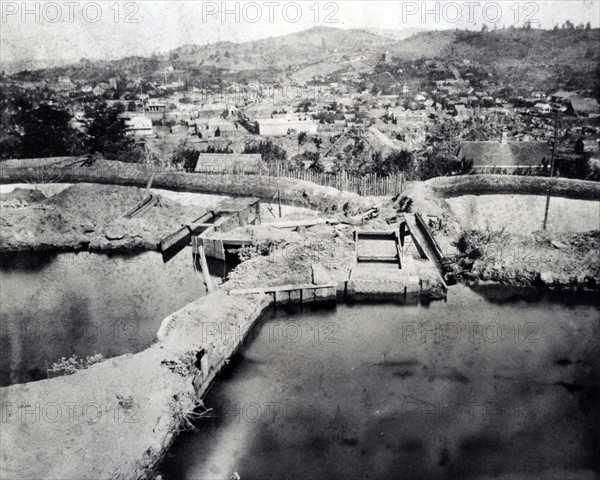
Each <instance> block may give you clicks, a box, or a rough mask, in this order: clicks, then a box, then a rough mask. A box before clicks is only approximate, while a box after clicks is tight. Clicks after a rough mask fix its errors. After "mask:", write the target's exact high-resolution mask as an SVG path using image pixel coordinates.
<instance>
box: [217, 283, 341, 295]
mask: <svg viewBox="0 0 600 480" xmlns="http://www.w3.org/2000/svg"><path fill="white" fill-rule="evenodd" d="M326 288H337V284H335V283H329V284H324V285H313V284H311V283H306V284H299V285H282V286H279V287H262V288H243V289H232V290H229V295H251V294H256V293H275V294H277V293H282V292H292V291H296V290H309V289H312V290H322V289H326Z"/></svg>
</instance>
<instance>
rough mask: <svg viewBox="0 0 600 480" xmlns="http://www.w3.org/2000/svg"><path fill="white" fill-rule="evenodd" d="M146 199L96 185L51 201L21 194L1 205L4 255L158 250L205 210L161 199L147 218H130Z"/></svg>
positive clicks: (34, 193) (5, 198)
mask: <svg viewBox="0 0 600 480" xmlns="http://www.w3.org/2000/svg"><path fill="white" fill-rule="evenodd" d="M144 194H145V193H144V190H143V189H140V188H125V187H116V186H111V185H92V184H77V185H73V186H71V187H69V188H67V189H66V190H63V191H62V192H60V193H58V194H57V195H54V196H52V197H50V198H46V197H44V195H42V194H41V193H40V192H39V191H36V190H29V191H26V190H23V189H15V190H13V192H11V193H9V194H4V195H3V198H2V200H1V201H0V207H1V215H0V222H1V227H2V228H1V232H0V251H23V250H80V249H89V250H92V251H101V250H102V251H105V250H121V251H131V250H154V249H156V248H157V246H158V243H159V242H160V240H161V239H162V238H163V237H164V236H166V235H168V234H170V233H172V232H173V231H174V230H176V229H177V228H179V227H180V226H181V224H182V223H183V222H185V221H191V220H192V219H193V218H196V217H198V216H199V215H201V214H202V213H203V212H204V211H205V209H201V208H199V207H190V206H182V205H179V204H178V203H176V202H173V201H171V200H169V199H166V198H164V197H161V199H160V203H159V204H158V205H157V206H155V207H153V208H151V209H150V210H148V211H146V212H145V213H144V214H143V215H142V216H140V217H134V218H125V217H124V215H125V214H126V213H127V212H128V211H129V210H131V209H132V208H133V207H134V206H135V205H136V204H137V203H138V202H140V200H141V199H142V198H143V197H144ZM206 210H208V209H206Z"/></svg>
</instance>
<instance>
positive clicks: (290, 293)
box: [229, 283, 337, 305]
mask: <svg viewBox="0 0 600 480" xmlns="http://www.w3.org/2000/svg"><path fill="white" fill-rule="evenodd" d="M258 293H263V294H267V295H272V296H273V303H274V304H275V305H288V304H292V303H312V302H324V301H334V300H335V299H336V297H337V284H335V283H329V284H325V285H313V284H312V283H306V284H299V285H282V286H278V287H259V288H247V289H233V290H229V295H253V294H258Z"/></svg>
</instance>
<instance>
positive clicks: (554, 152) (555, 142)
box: [550, 108, 560, 178]
mask: <svg viewBox="0 0 600 480" xmlns="http://www.w3.org/2000/svg"><path fill="white" fill-rule="evenodd" d="M559 115H560V109H558V108H557V109H556V117H555V118H554V144H553V145H552V161H551V163H550V178H552V177H554V159H555V157H556V144H557V142H558V116H559Z"/></svg>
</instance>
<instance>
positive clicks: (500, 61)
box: [21, 27, 600, 90]
mask: <svg viewBox="0 0 600 480" xmlns="http://www.w3.org/2000/svg"><path fill="white" fill-rule="evenodd" d="M408 34H410V31H390V30H377V29H373V30H344V29H339V28H329V27H314V28H311V29H309V30H306V31H303V32H299V33H292V34H289V35H285V36H281V37H270V38H266V39H263V40H258V41H253V42H246V43H231V42H219V43H215V44H212V45H186V46H182V47H180V48H177V49H175V50H173V51H171V52H170V53H169V54H166V55H162V56H154V57H151V58H141V57H136V58H128V59H122V60H116V61H106V62H89V61H83V62H80V63H78V64H75V65H72V66H69V67H60V68H53V69H47V70H42V71H38V72H33V73H28V74H27V75H25V76H23V75H21V77H22V78H23V79H30V78H31V79H41V78H48V79H50V80H52V79H56V78H57V77H58V75H69V76H71V77H72V78H78V79H81V78H83V79H86V80H90V81H92V80H98V78H99V77H108V76H119V74H121V75H123V74H125V73H126V72H128V75H127V76H128V77H130V78H131V77H132V76H136V74H137V69H138V68H139V70H140V72H141V75H142V76H143V77H144V78H145V79H146V80H150V79H152V78H153V79H154V80H158V81H160V80H161V79H162V72H163V71H164V68H165V67H167V66H172V67H174V69H175V70H176V71H179V72H182V73H183V75H189V79H190V80H191V81H193V82H196V83H197V82H200V81H207V80H208V81H213V80H218V79H219V78H220V77H221V75H222V73H223V72H225V74H227V75H230V77H229V78H232V77H234V78H237V79H238V80H243V79H247V80H265V79H267V78H268V79H270V80H276V79H277V78H283V77H286V76H288V75H289V74H291V73H294V72H298V75H297V76H296V78H301V79H308V78H307V77H309V76H310V75H311V74H317V73H318V71H319V69H321V67H322V69H323V73H327V72H328V71H335V70H336V69H338V68H337V66H336V67H332V66H331V65H332V64H334V63H335V64H336V65H338V66H343V62H349V61H351V60H354V59H361V58H362V59H368V62H369V63H371V62H373V63H375V62H377V61H378V59H379V58H380V55H381V54H382V53H384V52H385V51H386V50H387V51H389V52H390V53H391V55H392V56H393V57H395V58H396V59H400V61H402V60H406V61H408V60H416V59H423V58H429V59H433V58H436V59H440V60H443V61H445V62H452V63H454V64H460V63H461V62H463V61H464V60H468V61H470V62H472V63H475V64H477V65H479V66H482V67H483V68H484V69H486V70H489V73H490V74H491V75H492V76H493V77H494V78H496V79H500V80H502V81H503V82H504V81H506V82H513V83H514V84H515V86H518V87H527V88H528V89H530V88H539V89H552V88H554V87H555V85H564V86H568V87H572V88H583V89H589V90H593V89H594V88H598V86H597V85H594V78H595V76H596V75H595V73H596V69H597V66H598V64H599V61H600V49H599V48H598V46H599V45H600V29H592V30H564V29H561V30H555V31H551V30H539V29H537V30H536V29H524V28H519V29H515V28H508V29H502V30H493V31H488V32H476V31H465V30H444V31H427V32H420V33H416V34H414V35H412V36H410V37H409V38H404V37H405V36H406V35H408ZM402 38H404V39H402ZM301 70H302V71H301Z"/></svg>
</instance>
